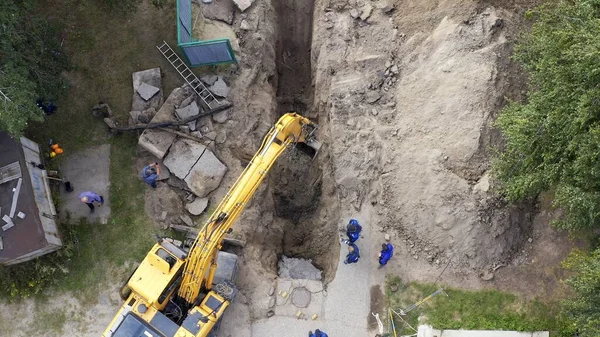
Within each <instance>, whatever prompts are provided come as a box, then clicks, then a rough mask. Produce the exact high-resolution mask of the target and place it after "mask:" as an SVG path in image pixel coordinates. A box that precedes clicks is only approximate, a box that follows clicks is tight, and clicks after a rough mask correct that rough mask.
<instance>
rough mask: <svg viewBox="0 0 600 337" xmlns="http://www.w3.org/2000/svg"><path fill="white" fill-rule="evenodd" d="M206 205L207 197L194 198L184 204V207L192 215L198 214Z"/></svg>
mask: <svg viewBox="0 0 600 337" xmlns="http://www.w3.org/2000/svg"><path fill="white" fill-rule="evenodd" d="M206 206H208V198H196V200H194V201H193V202H191V203H189V204H187V205H185V208H186V209H187V210H188V212H190V213H191V214H193V215H200V214H202V212H204V210H205V209H206Z"/></svg>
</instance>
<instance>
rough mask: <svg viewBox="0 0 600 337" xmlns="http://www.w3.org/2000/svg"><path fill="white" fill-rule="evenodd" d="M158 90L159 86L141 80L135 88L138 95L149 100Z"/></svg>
mask: <svg viewBox="0 0 600 337" xmlns="http://www.w3.org/2000/svg"><path fill="white" fill-rule="evenodd" d="M159 91H160V88H157V87H155V86H153V85H150V84H148V83H144V82H142V83H141V84H140V85H139V86H138V88H137V93H138V94H140V96H141V97H142V99H144V101H148V100H150V99H151V98H152V97H154V95H156V94H157V93H158V92H159Z"/></svg>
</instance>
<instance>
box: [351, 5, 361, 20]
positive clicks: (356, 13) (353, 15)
mask: <svg viewBox="0 0 600 337" xmlns="http://www.w3.org/2000/svg"><path fill="white" fill-rule="evenodd" d="M359 15H360V14H359V13H358V10H357V9H356V8H353V9H351V10H350V16H351V17H353V18H354V19H356V18H357V17H358V16H359Z"/></svg>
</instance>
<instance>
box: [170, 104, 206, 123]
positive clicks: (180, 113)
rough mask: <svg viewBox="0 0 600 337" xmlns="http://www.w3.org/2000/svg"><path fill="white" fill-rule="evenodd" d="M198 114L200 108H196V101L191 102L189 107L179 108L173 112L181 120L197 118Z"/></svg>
mask: <svg viewBox="0 0 600 337" xmlns="http://www.w3.org/2000/svg"><path fill="white" fill-rule="evenodd" d="M199 113H200V108H199V107H198V104H197V103H196V101H192V102H191V103H190V105H188V106H184V107H183V108H179V109H176V110H175V114H176V115H177V117H179V119H181V120H185V119H188V118H190V117H194V116H198V114H199Z"/></svg>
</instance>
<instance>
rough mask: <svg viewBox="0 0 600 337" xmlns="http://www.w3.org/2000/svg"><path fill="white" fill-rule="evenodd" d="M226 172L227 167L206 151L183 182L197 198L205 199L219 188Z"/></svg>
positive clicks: (210, 152)
mask: <svg viewBox="0 0 600 337" xmlns="http://www.w3.org/2000/svg"><path fill="white" fill-rule="evenodd" d="M226 172H227V166H225V165H224V164H223V163H221V161H220V160H219V159H217V157H216V156H215V155H214V154H213V153H212V151H210V150H209V149H207V150H206V151H205V152H204V154H203V155H202V157H200V159H199V160H198V162H197V163H196V164H195V165H194V167H192V169H191V170H190V174H188V176H187V177H186V178H185V179H184V181H185V182H186V183H187V185H188V187H189V188H190V189H191V190H192V193H194V194H195V195H197V196H199V197H205V196H207V195H208V194H209V193H210V192H212V191H214V190H215V189H216V188H217V187H219V185H220V184H221V180H223V177H224V176H225V173H226Z"/></svg>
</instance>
